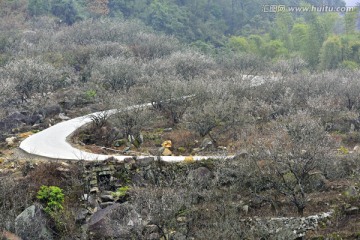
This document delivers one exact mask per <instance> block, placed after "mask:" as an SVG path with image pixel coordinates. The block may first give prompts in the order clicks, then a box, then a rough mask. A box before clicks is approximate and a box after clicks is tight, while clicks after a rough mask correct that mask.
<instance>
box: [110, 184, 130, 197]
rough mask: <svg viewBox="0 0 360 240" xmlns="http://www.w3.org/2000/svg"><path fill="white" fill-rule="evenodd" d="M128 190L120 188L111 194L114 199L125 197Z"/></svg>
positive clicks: (125, 187) (128, 188)
mask: <svg viewBox="0 0 360 240" xmlns="http://www.w3.org/2000/svg"><path fill="white" fill-rule="evenodd" d="M129 190H130V187H129V186H124V187H120V188H118V189H117V190H116V192H114V193H113V196H114V197H125V196H126V195H127V194H128V191H129Z"/></svg>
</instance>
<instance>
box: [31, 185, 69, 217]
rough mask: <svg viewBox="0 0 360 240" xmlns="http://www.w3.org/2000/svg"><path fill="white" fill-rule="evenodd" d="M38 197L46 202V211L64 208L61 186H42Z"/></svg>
mask: <svg viewBox="0 0 360 240" xmlns="http://www.w3.org/2000/svg"><path fill="white" fill-rule="evenodd" d="M37 199H39V200H40V201H41V202H42V203H43V204H45V208H44V211H45V212H47V213H49V214H51V213H53V212H57V211H60V210H62V209H63V205H62V204H63V203H64V194H63V192H62V189H61V188H59V187H56V186H44V185H43V186H41V187H40V190H39V191H38V193H37Z"/></svg>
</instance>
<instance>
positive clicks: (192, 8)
mask: <svg viewBox="0 0 360 240" xmlns="http://www.w3.org/2000/svg"><path fill="white" fill-rule="evenodd" d="M1 5H2V6H1V8H0V9H1V10H0V14H1V16H2V17H6V18H7V19H10V20H9V21H11V17H14V18H15V17H16V16H17V17H19V16H21V17H22V18H23V21H24V22H25V21H28V20H30V19H32V20H35V21H36V19H37V18H39V17H41V16H52V17H55V18H57V19H58V21H59V22H58V24H60V25H61V24H67V25H72V24H74V23H76V22H78V21H81V20H85V19H88V18H93V19H98V18H106V17H110V18H113V19H116V20H119V21H121V20H133V19H137V20H140V21H141V22H143V23H144V24H145V25H147V26H150V27H151V28H153V29H154V30H156V31H161V32H164V33H166V34H170V35H174V36H176V37H177V38H178V39H181V40H182V41H185V42H187V43H190V44H192V45H193V46H196V47H197V48H199V49H200V50H201V51H203V52H207V53H219V52H221V53H223V52H226V51H233V52H237V53H238V54H243V53H254V54H256V55H259V56H262V57H265V58H266V59H269V60H278V59H281V58H285V59H287V58H301V59H302V60H303V61H305V63H306V64H307V66H308V67H309V68H310V69H312V70H317V69H320V70H323V69H334V68H339V67H341V68H357V67H359V64H360V57H359V56H360V53H359V51H360V36H359V33H358V31H357V29H358V25H359V18H358V10H356V9H355V10H354V11H350V10H349V11H347V12H341V13H339V12H315V11H313V12H311V11H309V12H289V11H283V12H277V13H276V12H268V11H264V10H265V8H266V7H267V6H270V5H284V6H286V7H288V6H337V7H343V6H345V3H344V2H343V1H341V0H328V1H325V2H324V1H316V0H315V1H302V2H300V3H299V1H294V0H287V1H259V0H258V1H250V0H248V1H240V0H201V1H187V0H153V1H150V0H148V1H142V0H135V1H126V0H81V1H73V0H29V1H25V0H14V1H9V0H2V2H1ZM11 31H13V29H12V30H11ZM2 33H3V34H2V36H1V38H2V39H1V41H0V43H1V44H0V45H1V46H0V49H4V48H5V47H6V44H7V43H6V42H7V41H9V38H8V37H7V34H9V32H6V31H5V30H4V29H3V30H2ZM10 39H11V38H10ZM3 58H4V56H3ZM2 61H4V60H2Z"/></svg>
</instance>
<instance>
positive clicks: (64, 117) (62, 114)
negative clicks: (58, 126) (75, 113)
mask: <svg viewBox="0 0 360 240" xmlns="http://www.w3.org/2000/svg"><path fill="white" fill-rule="evenodd" d="M59 118H60V119H61V120H63V121H67V120H70V118H69V117H68V116H65V114H64V113H59Z"/></svg>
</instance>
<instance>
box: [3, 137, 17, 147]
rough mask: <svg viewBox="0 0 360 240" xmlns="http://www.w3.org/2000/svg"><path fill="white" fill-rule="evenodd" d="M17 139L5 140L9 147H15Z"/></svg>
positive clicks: (9, 138)
mask: <svg viewBox="0 0 360 240" xmlns="http://www.w3.org/2000/svg"><path fill="white" fill-rule="evenodd" d="M15 141H16V137H8V138H6V139H5V142H6V144H7V145H8V146H14V144H15Z"/></svg>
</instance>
